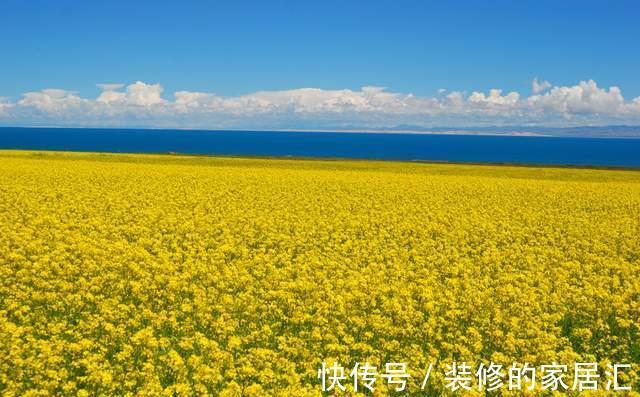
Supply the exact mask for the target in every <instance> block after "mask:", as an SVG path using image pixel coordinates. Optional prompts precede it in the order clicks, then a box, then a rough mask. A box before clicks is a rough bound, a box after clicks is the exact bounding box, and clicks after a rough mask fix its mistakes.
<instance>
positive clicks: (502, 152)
mask: <svg viewBox="0 0 640 397" xmlns="http://www.w3.org/2000/svg"><path fill="white" fill-rule="evenodd" d="M0 149H27V150H70V151H96V152H126V153H166V152H177V153H191V154H212V155H216V154H217V155H247V156H300V157H341V158H361V159H383V160H427V161H452V162H489V163H520V164H567V165H592V166H624V167H640V139H633V138H620V139H617V138H555V137H522V136H479V135H419V134H401V133H384V134H382V133H338V132H335V133H332V132H260V131H185V130H142V129H74V128H12V127H6V128H0Z"/></svg>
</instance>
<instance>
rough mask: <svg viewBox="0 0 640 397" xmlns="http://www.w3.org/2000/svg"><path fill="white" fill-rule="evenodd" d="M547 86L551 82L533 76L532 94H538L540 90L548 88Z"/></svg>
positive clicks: (549, 85)
mask: <svg viewBox="0 0 640 397" xmlns="http://www.w3.org/2000/svg"><path fill="white" fill-rule="evenodd" d="M549 88H551V83H549V82H548V81H546V80H545V81H542V82H540V81H538V78H537V77H536V78H534V79H533V81H532V82H531V91H532V92H533V93H534V94H540V93H542V92H545V91H546V90H548V89H549Z"/></svg>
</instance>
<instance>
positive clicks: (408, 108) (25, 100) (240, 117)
mask: <svg viewBox="0 0 640 397" xmlns="http://www.w3.org/2000/svg"><path fill="white" fill-rule="evenodd" d="M98 87H100V89H101V93H100V94H99V95H98V97H96V98H93V99H89V98H83V97H81V96H79V95H78V94H77V93H76V92H72V91H66V90H61V89H46V90H42V91H39V92H28V93H25V94H24V95H23V96H22V98H21V99H20V100H18V101H16V102H11V101H8V100H6V99H5V100H4V101H2V100H0V122H2V123H4V124H33V123H38V122H46V123H47V124H59V125H69V124H73V125H92V126H109V125H117V126H126V125H136V126H141V125H142V126H150V127H151V126H153V127H200V128H232V127H233V128H246V127H252V128H260V127H261V126H263V127H265V128H269V127H273V126H276V127H278V128H308V127H309V126H318V125H323V126H333V127H338V126H342V125H345V126H352V127H362V128H366V127H392V126H395V125H398V124H412V125H416V126H435V125H447V126H457V125H487V124H490V125H508V124H511V125H517V124H539V125H545V124H549V125H551V124H567V123H572V124H576V123H577V124H579V123H588V124H598V123H601V124H604V123H612V122H615V123H630V124H631V123H636V124H637V123H640V97H638V98H635V99H633V100H631V101H625V99H624V97H623V95H622V92H621V90H620V89H619V88H618V87H615V86H614V87H609V88H602V87H599V86H598V85H597V84H596V83H595V82H594V81H592V80H589V81H582V82H580V83H578V84H576V85H573V86H553V87H551V84H549V83H548V82H547V81H543V82H539V81H538V79H537V78H536V79H534V80H533V83H532V89H533V91H534V94H532V95H531V96H528V97H523V96H521V94H520V93H518V92H508V93H504V92H503V91H502V90H501V89H498V88H495V89H491V90H489V92H479V91H473V92H471V94H470V95H469V94H467V93H466V92H460V91H452V92H448V93H446V91H444V90H439V91H438V95H437V96H433V97H429V96H415V95H413V94H411V93H397V92H392V91H389V90H387V89H386V88H384V87H377V86H365V87H362V88H360V89H359V90H351V89H343V90H325V89H320V88H300V89H293V90H283V91H259V92H254V93H250V94H245V95H240V96H233V97H228V96H220V95H217V94H214V93H208V92H196V91H177V92H175V93H174V94H173V96H172V98H171V99H168V98H165V97H163V88H162V86H161V85H160V84H148V83H144V82H141V81H138V82H135V83H133V84H129V85H126V86H125V85H124V84H99V85H98Z"/></svg>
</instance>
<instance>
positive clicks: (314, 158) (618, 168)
mask: <svg viewBox="0 0 640 397" xmlns="http://www.w3.org/2000/svg"><path fill="white" fill-rule="evenodd" d="M11 152H13V153H16V152H17V153H21V154H29V153H38V154H52V155H55V154H85V155H92V154H94V155H111V156H165V157H167V158H171V157H173V158H180V157H182V158H212V159H215V158H224V159H240V160H242V159H245V160H289V161H318V162H322V161H324V162H339V161H349V162H382V163H407V164H427V165H452V166H453V165H467V166H479V167H483V166H484V167H514V168H515V167H517V168H551V169H553V168H557V169H576V170H603V171H632V172H640V166H638V167H633V166H616V165H609V166H607V165H582V164H552V163H514V162H479V161H449V160H420V159H414V160H403V159H381V158H361V157H319V156H309V157H306V156H260V155H235V154H234V155H231V154H229V155H225V154H206V153H202V154H198V153H182V152H97V151H82V150H39V149H9V148H0V157H1V156H2V155H3V154H5V153H11Z"/></svg>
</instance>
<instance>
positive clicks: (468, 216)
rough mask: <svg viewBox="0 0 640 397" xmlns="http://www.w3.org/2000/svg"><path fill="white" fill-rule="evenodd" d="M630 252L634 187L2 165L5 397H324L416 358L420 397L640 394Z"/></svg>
mask: <svg viewBox="0 0 640 397" xmlns="http://www.w3.org/2000/svg"><path fill="white" fill-rule="evenodd" d="M639 236H640V173H638V172H633V171H611V170H578V169H553V168H525V167H490V166H474V165H447V164H414V163H392V162H388V163H387V162H368V161H307V160H274V159H268V160H267V159H234V158H205V157H181V156H153V155H107V154H71V153H45V152H41V153H37V152H17V151H15V152H12V151H5V152H0V394H3V395H7V396H46V395H77V396H88V395H96V396H114V395H140V396H145V395H146V396H158V395H167V396H192V395H220V396H318V395H320V394H321V393H322V392H321V388H320V385H319V379H318V368H320V367H321V365H322V363H323V362H327V363H333V362H339V363H342V364H343V365H345V367H349V368H353V367H354V365H355V363H356V362H362V363H364V362H370V363H402V362H406V363H409V365H408V369H407V372H408V374H409V375H410V376H409V377H406V378H403V380H406V382H407V385H406V389H407V390H410V391H411V390H413V391H420V394H418V395H425V391H422V390H421V381H422V379H423V378H424V371H423V370H424V368H427V367H428V365H429V364H430V363H434V362H438V363H445V362H448V363H451V362H454V361H456V362H463V361H464V362H467V363H469V365H472V366H474V368H476V367H477V364H478V363H480V362H496V363H512V362H520V363H524V362H527V363H530V364H531V365H532V366H536V367H538V366H541V365H544V364H547V363H553V362H556V363H575V362H587V363H597V364H598V367H599V368H601V369H602V371H604V369H606V368H608V365H611V364H614V363H631V364H633V365H632V368H631V369H630V370H625V371H623V373H622V374H621V375H620V379H619V380H620V382H621V384H623V385H625V386H630V387H631V388H632V391H630V392H628V393H630V394H628V395H638V390H639V388H640V374H639V373H638V372H637V369H638V366H637V363H639V362H640V238H639ZM412 368H413V369H415V372H412ZM445 374H446V368H438V370H436V369H434V371H433V373H432V375H431V378H430V380H429V382H428V385H429V386H428V390H427V391H428V392H429V393H430V394H429V395H446V394H447V393H449V391H448V389H447V388H446V385H447V380H446V379H445V377H446V375H445ZM600 376H601V378H602V379H604V378H605V374H604V372H602V373H600ZM397 387H398V385H397V384H390V385H386V384H383V383H381V384H380V385H379V387H376V389H375V392H371V393H370V394H373V395H378V396H381V395H388V394H394V393H396V391H395V389H396V388H397ZM345 393H347V394H348V393H353V394H355V392H354V391H353V390H352V391H349V390H347V391H346V392H345ZM465 393H466V394H469V393H470V395H482V394H484V393H486V390H482V391H477V390H475V391H467V390H464V389H462V390H458V391H457V392H456V394H457V395H461V394H465ZM501 393H502V395H513V394H509V393H511V392H510V391H508V390H504V391H501ZM520 393H525V394H524V395H539V394H544V393H546V391H544V390H542V389H536V390H533V391H528V390H527V391H521V392H520ZM527 393H529V394H527ZM593 393H594V394H592V395H596V394H597V395H605V394H607V393H609V392H607V391H596V392H593ZM598 393H600V394H598ZM405 395H412V394H411V393H407V394H405Z"/></svg>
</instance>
